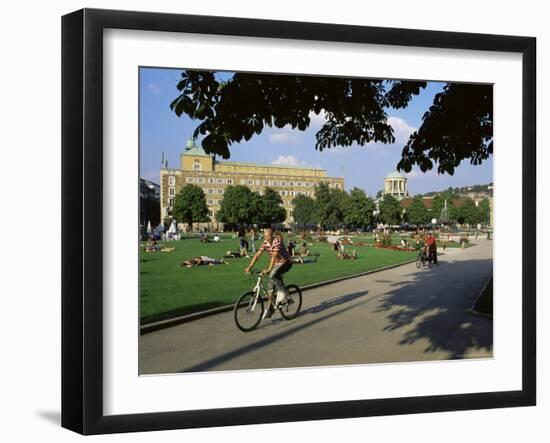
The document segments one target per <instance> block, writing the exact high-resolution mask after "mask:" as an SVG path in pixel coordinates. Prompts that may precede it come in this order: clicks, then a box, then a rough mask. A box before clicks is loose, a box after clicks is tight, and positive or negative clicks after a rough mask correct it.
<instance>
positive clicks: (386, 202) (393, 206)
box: [378, 194, 402, 225]
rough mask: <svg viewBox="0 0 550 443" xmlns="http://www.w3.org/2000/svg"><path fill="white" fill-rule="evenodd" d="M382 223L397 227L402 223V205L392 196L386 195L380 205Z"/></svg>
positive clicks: (379, 215)
mask: <svg viewBox="0 0 550 443" xmlns="http://www.w3.org/2000/svg"><path fill="white" fill-rule="evenodd" d="M378 210H379V211H380V213H379V214H378V217H379V218H380V221H381V222H382V223H384V224H387V225H397V224H399V223H400V222H401V213H402V210H401V205H400V204H399V200H397V199H396V198H395V197H393V196H392V195H389V194H386V195H384V197H382V200H380V203H379V204H378Z"/></svg>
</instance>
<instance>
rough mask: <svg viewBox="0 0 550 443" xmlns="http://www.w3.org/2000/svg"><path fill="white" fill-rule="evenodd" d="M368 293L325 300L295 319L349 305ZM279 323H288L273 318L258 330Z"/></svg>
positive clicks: (354, 293)
mask: <svg viewBox="0 0 550 443" xmlns="http://www.w3.org/2000/svg"><path fill="white" fill-rule="evenodd" d="M368 292H369V291H359V292H352V293H351V294H346V295H341V296H339V297H335V298H331V299H330V300H325V301H323V302H321V303H319V304H318V305H315V306H311V307H310V308H307V309H305V310H303V311H300V313H299V314H298V315H297V316H296V318H300V317H303V316H304V315H308V314H318V313H319V312H323V311H326V310H328V309H331V308H334V307H336V306H340V305H343V304H344V303H349V302H351V301H353V300H356V299H358V298H361V297H363V296H365V295H367V294H368ZM281 322H285V323H286V322H288V320H285V319H284V318H282V317H279V318H275V319H273V320H272V321H271V323H266V324H264V325H263V326H262V327H260V328H259V329H263V328H265V327H267V326H269V325H276V324H279V323H281Z"/></svg>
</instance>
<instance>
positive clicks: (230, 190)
mask: <svg viewBox="0 0 550 443" xmlns="http://www.w3.org/2000/svg"><path fill="white" fill-rule="evenodd" d="M261 213H262V204H261V199H260V196H259V195H258V194H256V193H255V192H252V191H251V190H250V188H248V187H247V186H244V185H234V186H231V185H230V186H227V187H226V188H225V192H224V195H223V200H222V201H221V203H220V209H219V211H218V213H217V216H216V217H217V220H218V221H219V222H221V223H234V224H243V223H257V222H258V221H259V218H260V215H261Z"/></svg>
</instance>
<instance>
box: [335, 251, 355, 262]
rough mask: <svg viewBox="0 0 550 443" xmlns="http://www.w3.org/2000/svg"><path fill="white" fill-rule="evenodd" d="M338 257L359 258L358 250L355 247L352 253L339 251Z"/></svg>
mask: <svg viewBox="0 0 550 443" xmlns="http://www.w3.org/2000/svg"><path fill="white" fill-rule="evenodd" d="M338 259H339V260H356V259H357V251H356V250H355V249H354V250H353V252H352V253H351V254H347V253H345V252H339V253H338Z"/></svg>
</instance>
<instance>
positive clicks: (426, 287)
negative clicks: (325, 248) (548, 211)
mask: <svg viewBox="0 0 550 443" xmlns="http://www.w3.org/2000/svg"><path fill="white" fill-rule="evenodd" d="M492 245H493V243H492V241H487V240H485V239H481V238H480V239H479V240H478V244H477V245H476V246H474V247H471V248H468V249H463V250H461V249H448V250H447V252H446V254H445V255H443V256H440V257H439V266H434V267H432V268H425V269H422V270H417V269H416V266H415V265H414V264H409V265H404V266H400V267H397V268H393V269H389V270H386V271H382V272H378V273H374V274H370V275H367V276H363V277H357V278H353V279H350V280H346V281H343V282H339V283H334V284H331V285H327V286H323V287H320V288H317V289H313V290H310V291H305V292H304V294H303V295H304V303H303V306H302V313H301V315H300V316H299V317H297V318H296V319H294V320H292V321H285V320H283V319H282V318H281V317H280V314H276V315H274V317H273V319H271V320H266V321H264V322H262V323H261V324H260V327H259V329H257V330H255V331H253V332H249V333H243V332H241V331H239V330H238V329H237V327H236V326H235V323H234V321H233V313H232V312H227V313H222V314H217V315H214V316H211V317H207V318H203V319H200V320H196V321H193V322H190V323H186V324H182V325H178V326H174V327H172V328H168V329H164V330H161V331H156V332H152V333H149V334H145V335H143V336H141V338H140V344H139V351H140V352H139V368H140V373H141V374H158V373H172V372H184V371H186V372H187V371H192V372H195V371H213V370H231V369H252V368H254V369H260V368H283V367H298V366H318V365H342V364H364V363H383V362H400V361H422V360H424V361H425V360H441V359H456V358H479V357H491V356H492V342H493V340H492V328H493V325H492V321H491V320H489V319H487V318H483V317H479V316H474V315H472V314H470V313H469V312H468V309H469V308H470V307H471V306H472V303H473V301H474V299H475V297H476V296H477V294H478V292H479V290H480V289H481V287H482V286H483V284H484V282H485V281H486V279H487V278H488V276H489V275H490V273H491V272H492V267H493V253H492ZM290 280H291V279H290V278H288V282H289V283H290V282H291V281H290Z"/></svg>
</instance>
